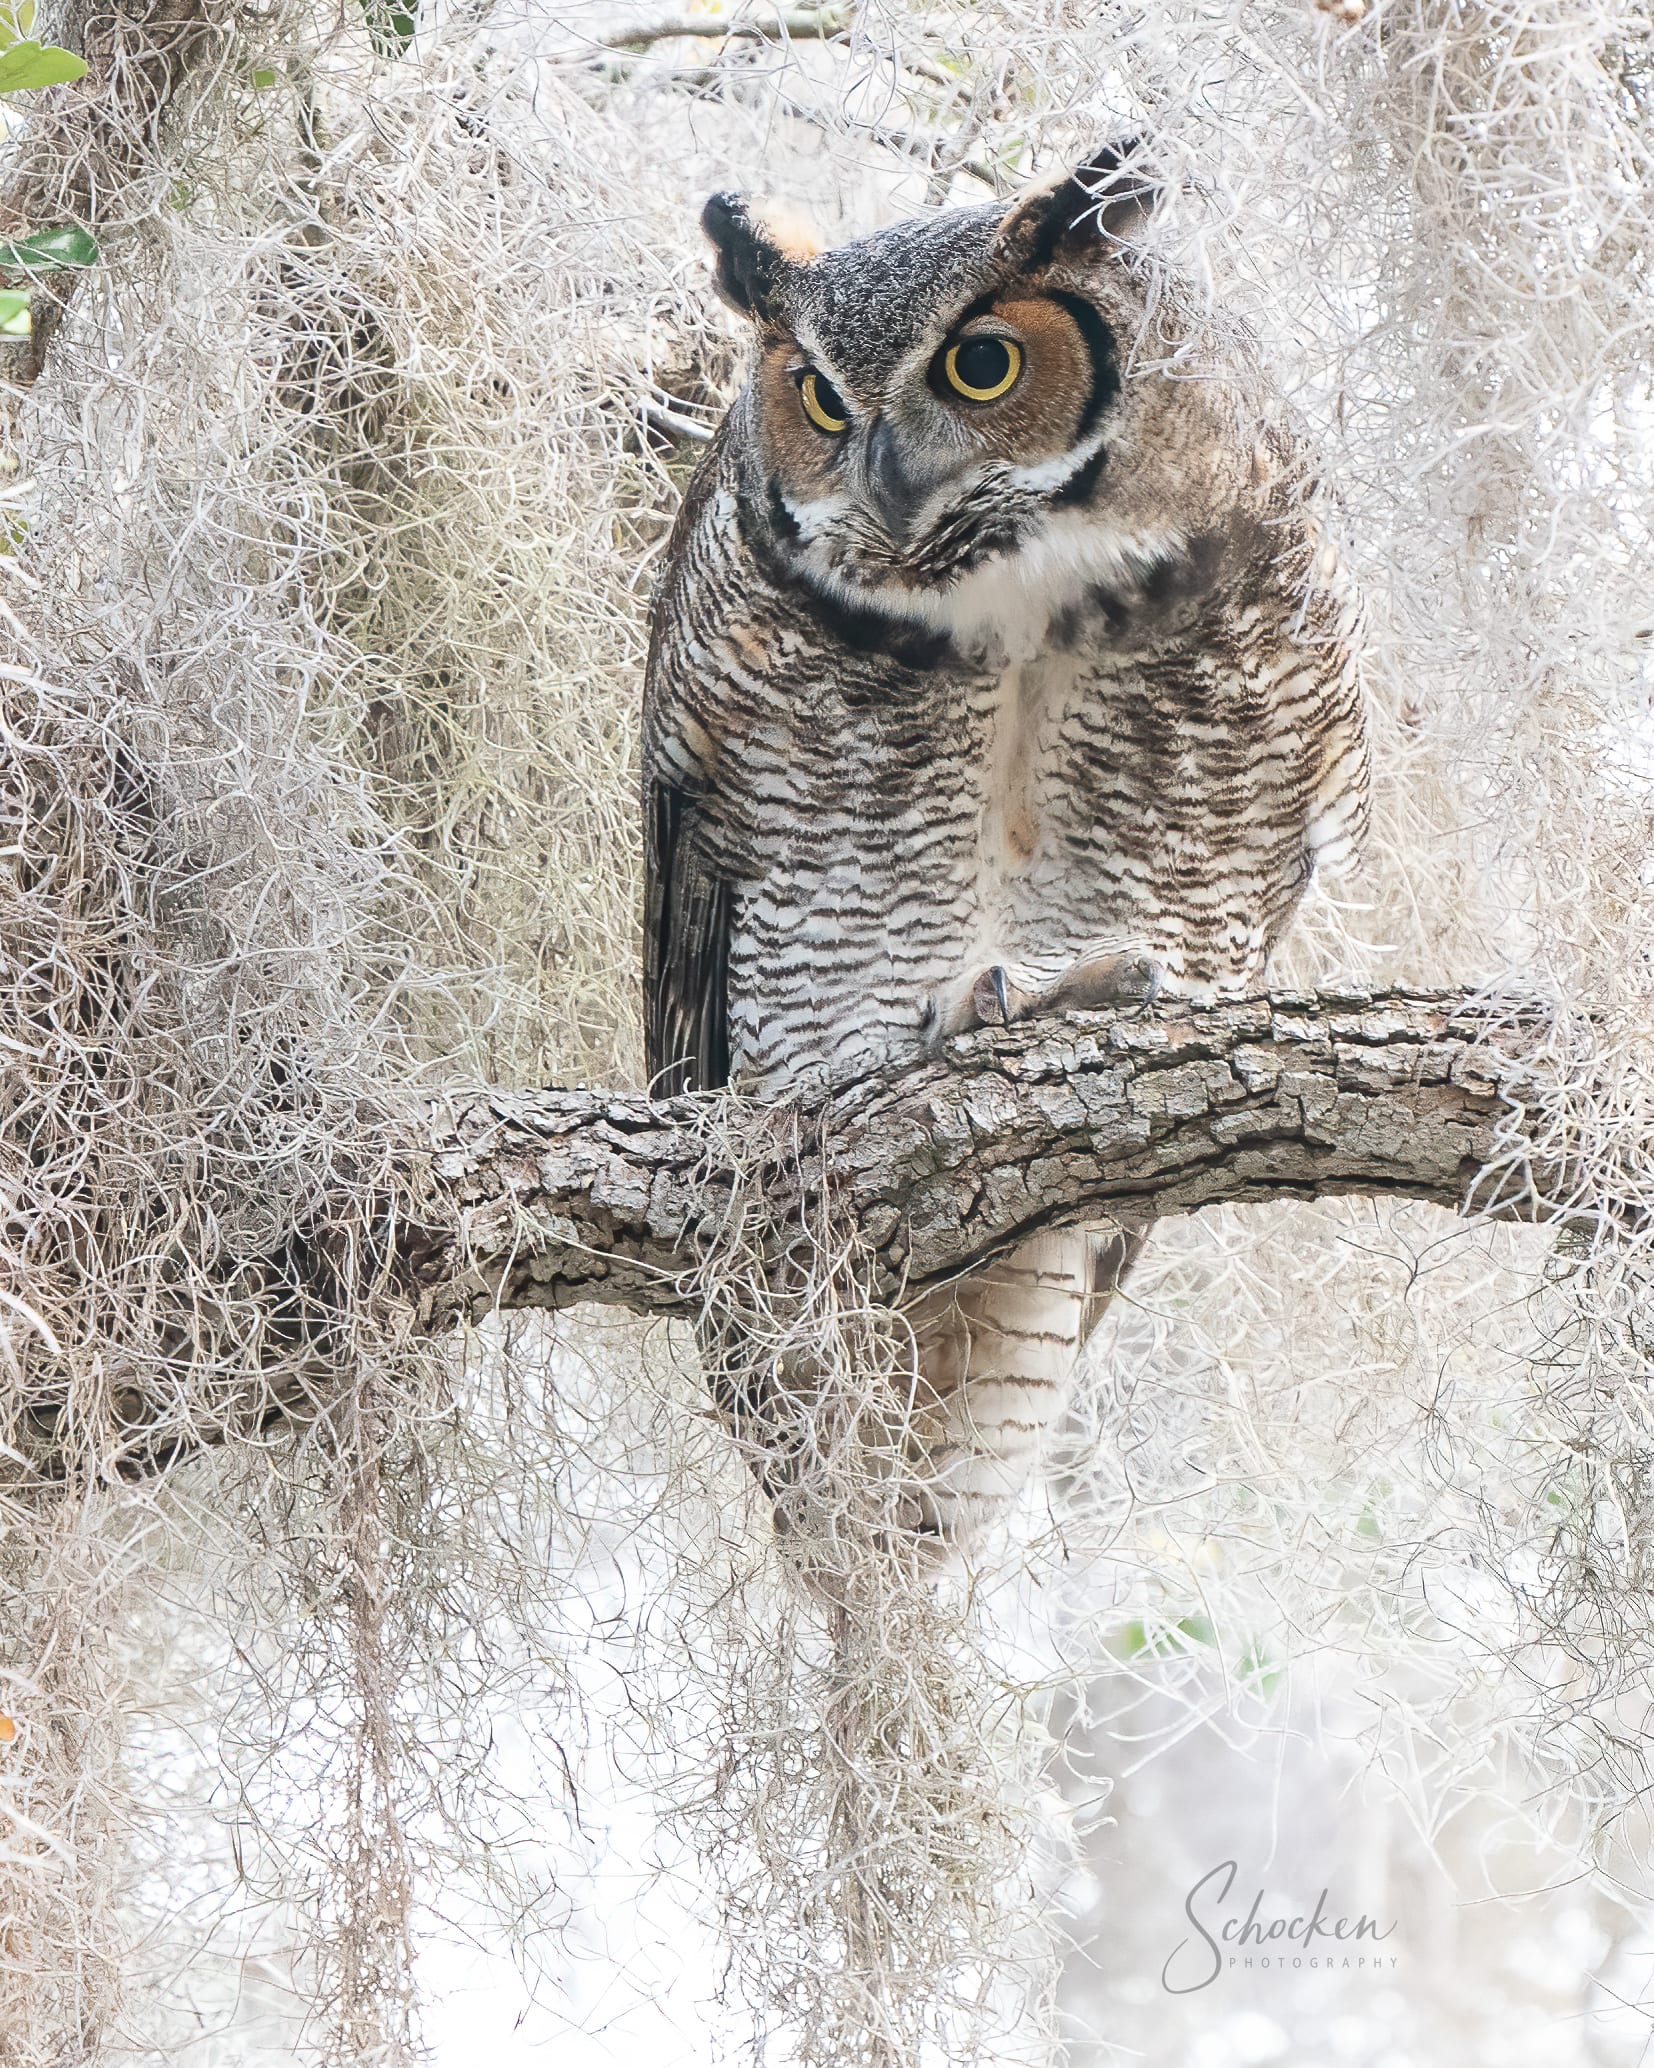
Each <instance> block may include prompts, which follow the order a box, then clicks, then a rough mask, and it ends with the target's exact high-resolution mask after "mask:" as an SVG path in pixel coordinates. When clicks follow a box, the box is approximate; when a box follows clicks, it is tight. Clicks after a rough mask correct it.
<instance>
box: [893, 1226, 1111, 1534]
mask: <svg viewBox="0 0 1654 2068" xmlns="http://www.w3.org/2000/svg"><path fill="white" fill-rule="evenodd" d="M1146 1239H1147V1238H1146V1236H1145V1234H1144V1233H1143V1232H1142V1231H1140V1230H1122V1229H1119V1228H1113V1227H1110V1228H1064V1229H1058V1230H1056V1231H1054V1232H1052V1233H1050V1234H1046V1235H1036V1236H1033V1237H1031V1238H1030V1239H1029V1240H1028V1241H1027V1242H1024V1243H1023V1244H1021V1246H1020V1247H1019V1248H1017V1249H1015V1250H1013V1251H1011V1252H1010V1254H1009V1255H1008V1256H1005V1257H1003V1258H1001V1259H999V1260H998V1262H996V1263H993V1264H989V1265H985V1266H984V1267H983V1268H982V1269H981V1270H979V1271H975V1272H973V1273H972V1274H971V1275H970V1277H969V1278H966V1279H963V1280H961V1281H960V1283H959V1284H958V1285H956V1286H953V1287H950V1288H949V1289H948V1290H947V1291H946V1293H944V1294H940V1295H932V1296H931V1300H930V1301H929V1302H928V1303H927V1305H928V1310H929V1311H928V1312H926V1313H925V1314H924V1315H923V1316H922V1317H916V1318H915V1329H914V1333H915V1340H916V1342H917V1344H918V1349H919V1361H920V1370H921V1372H922V1374H923V1379H924V1389H925V1391H926V1392H928V1393H929V1394H930V1395H931V1396H932V1397H933V1398H934V1400H935V1402H936V1408H935V1411H934V1414H933V1417H932V1419H933V1422H934V1425H935V1426H934V1433H933V1435H932V1437H931V1441H930V1443H929V1444H928V1446H927V1450H928V1455H927V1458H926V1460H925V1462H926V1465H927V1467H928V1471H927V1473H926V1475H925V1479H924V1482H923V1486H922V1492H921V1494H920V1497H919V1503H918V1512H917V1514H916V1517H915V1522H916V1526H917V1527H918V1528H920V1529H922V1530H927V1531H930V1532H932V1533H934V1534H935V1535H937V1536H938V1537H941V1538H943V1539H945V1540H947V1541H948V1542H950V1543H952V1544H956V1545H964V1544H968V1543H969V1542H970V1541H971V1540H972V1539H974V1538H976V1537H978V1536H980V1535H981V1534H982V1533H983V1532H984V1531H985V1530H987V1529H988V1528H990V1527H992V1525H993V1524H994V1523H995V1522H997V1521H998V1520H999V1519H1000V1518H1001V1517H1002V1516H1003V1515H1004V1514H1005V1513H1006V1512H1007V1511H1008V1510H1009V1508H1010V1507H1011V1506H1012V1504H1013V1503H1014V1502H1015V1501H1016V1500H1017V1499H1018V1498H1019V1497H1020V1496H1021V1494H1022V1492H1023V1490H1024V1489H1025V1487H1026V1486H1027V1484H1028V1481H1029V1479H1030V1477H1031V1476H1032V1474H1033V1472H1034V1469H1035V1467H1036V1465H1037V1464H1038V1462H1039V1459H1040V1455H1041V1452H1042V1451H1043V1450H1044V1448H1045V1446H1046V1443H1047V1441H1048V1439H1049V1437H1050V1435H1051V1432H1052V1430H1053V1428H1054V1427H1055V1425H1056V1423H1057V1421H1058V1419H1059V1417H1060V1416H1061V1414H1062V1412H1063V1409H1064V1408H1065V1407H1066V1405H1067V1403H1068V1398H1069V1391H1070V1388H1071V1386H1072V1383H1073V1378H1074V1370H1075V1366H1076V1364H1077V1362H1078V1358H1079V1353H1080V1351H1081V1349H1082V1348H1083V1347H1084V1345H1085V1343H1086V1341H1087V1339H1088V1338H1089V1337H1090V1335H1091V1333H1092V1331H1093V1329H1095V1328H1096V1326H1097V1324H1098V1322H1099V1321H1100V1320H1101V1319H1102V1317H1103V1314H1104V1312H1105V1311H1106V1309H1107V1307H1108V1305H1109V1302H1110V1301H1111V1300H1112V1299H1113V1298H1114V1296H1115V1294H1116V1293H1117V1292H1118V1291H1119V1289H1120V1285H1121V1283H1122V1281H1123V1280H1124V1278H1125V1276H1126V1274H1127V1272H1128V1271H1129V1270H1130V1269H1131V1267H1132V1265H1133V1264H1134V1263H1135V1262H1136V1260H1137V1258H1138V1256H1139V1255H1140V1254H1141V1252H1142V1249H1143V1244H1144V1242H1145V1241H1146Z"/></svg>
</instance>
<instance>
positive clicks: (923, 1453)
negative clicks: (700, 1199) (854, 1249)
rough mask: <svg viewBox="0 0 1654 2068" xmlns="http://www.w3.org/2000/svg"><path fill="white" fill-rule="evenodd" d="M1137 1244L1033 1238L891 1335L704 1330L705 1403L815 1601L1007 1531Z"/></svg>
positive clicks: (857, 1317)
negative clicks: (994, 1530) (870, 1572)
mask: <svg viewBox="0 0 1654 2068" xmlns="http://www.w3.org/2000/svg"><path fill="white" fill-rule="evenodd" d="M1144 1240H1145V1238H1144V1236H1143V1235H1142V1234H1141V1233H1140V1232H1136V1231H1123V1230H1121V1229H1119V1228H1115V1227H1106V1228H1067V1229H1060V1230H1057V1231H1055V1232H1053V1233H1051V1234H1046V1235H1037V1236H1033V1237H1031V1238H1030V1239H1029V1240H1028V1241H1026V1242H1024V1243H1022V1244H1021V1245H1020V1246H1019V1247H1018V1248H1017V1249H1015V1250H1013V1251H1011V1252H1010V1253H1009V1254H1008V1255H1007V1256H1005V1257H1002V1258H1000V1259H999V1260H998V1261H996V1262H995V1263H993V1264H990V1265H984V1266H983V1267H982V1268H981V1269H980V1270H977V1271H973V1272H972V1273H970V1275H969V1276H968V1277H966V1278H963V1279H961V1280H959V1281H958V1282H957V1283H956V1284H954V1285H950V1286H947V1287H945V1288H943V1289H941V1290H939V1291H937V1292H933V1293H928V1294H926V1295H924V1296H923V1297H922V1298H921V1299H920V1300H919V1301H918V1302H917V1303H916V1304H915V1305H914V1306H913V1307H911V1308H910V1309H909V1310H908V1311H907V1313H906V1315H905V1316H904V1317H903V1322H904V1326H903V1327H902V1328H901V1329H899V1330H898V1331H896V1332H894V1333H893V1332H892V1331H891V1330H890V1328H889V1326H888V1321H887V1319H881V1318H880V1317H878V1316H875V1315H872V1314H849V1315H846V1314H843V1313H840V1314H839V1315H838V1316H837V1317H836V1325H834V1326H832V1327H830V1328H825V1329H823V1328H819V1327H816V1328H812V1326H811V1321H810V1317H809V1316H808V1315H803V1316H800V1317H799V1318H798V1319H797V1321H796V1322H795V1324H794V1328H795V1329H796V1333H792V1331H787V1330H784V1331H783V1332H782V1335H781V1338H780V1339H779V1340H777V1339H776V1338H775V1337H774V1336H772V1337H770V1338H769V1339H768V1340H765V1341H763V1342H760V1341H759V1339H758V1338H757V1337H756V1336H755V1335H754V1334H753V1332H752V1331H751V1330H750V1329H749V1328H744V1327H740V1326H736V1325H734V1324H732V1323H725V1324H723V1325H721V1326H716V1327H715V1326H712V1325H711V1324H705V1325H703V1328H702V1333H701V1355H702V1362H703V1365H704V1367H705V1370H706V1373H707V1379H708V1384H709V1387H710V1390H711V1392H712V1395H713V1399H714V1401H715V1403H716V1405H717V1407H718V1409H719V1411H720V1412H721V1414H722V1415H723V1418H724V1420H725V1422H726V1423H727V1424H728V1426H729V1428H730V1430H731V1433H732V1434H733V1435H734V1436H735V1438H736V1440H737V1442H738V1443H739V1444H740V1446H741V1448H742V1450H743V1451H744V1453H745V1455H746V1458H747V1462H748V1464H749V1466H750V1468H751V1470H752V1471H753V1473H754V1475H755V1477H756V1478H757V1479H758V1481H759V1483H760V1485H761V1486H762V1487H763V1489H764V1491H765V1493H766V1494H767V1495H768V1496H769V1500H770V1503H771V1508H772V1512H773V1515H774V1518H775V1527H776V1533H777V1535H778V1536H779V1537H780V1538H781V1539H782V1540H783V1542H784V1543H785V1544H786V1545H787V1546H788V1548H789V1550H790V1551H791V1552H792V1553H794V1554H795V1555H796V1556H797V1557H798V1559H799V1561H800V1563H801V1567H802V1568H803V1569H804V1570H806V1571H807V1572H808V1573H809V1574H810V1575H811V1576H812V1581H813V1584H815V1585H816V1586H817V1587H818V1589H819V1590H821V1591H824V1592H827V1593H829V1594H834V1595H836V1594H837V1592H838V1591H839V1589H838V1587H837V1586H836V1585H835V1583H834V1582H833V1581H832V1578H831V1575H832V1574H833V1573H835V1572H837V1571H839V1570H840V1569H841V1568H842V1570H843V1572H844V1573H849V1572H851V1571H852V1570H853V1569H854V1568H855V1566H856V1565H857V1563H858V1561H861V1560H865V1559H866V1557H867V1556H868V1555H869V1553H876V1554H881V1555H890V1554H894V1555H898V1556H900V1557H902V1558H904V1559H917V1560H918V1561H919V1562H920V1563H921V1564H930V1565H935V1564H936V1563H938V1562H940V1561H941V1560H944V1559H945V1558H946V1557H947V1556H948V1554H950V1553H951V1552H953V1551H956V1550H961V1549H965V1548H968V1547H969V1545H970V1544H971V1543H972V1542H973V1541H975V1540H976V1539H978V1538H979V1537H980V1536H981V1535H982V1534H983V1533H984V1531H986V1530H987V1529H988V1528H990V1527H992V1525H993V1524H994V1523H996V1522H997V1521H999V1520H1000V1519H1001V1518H1002V1517H1003V1516H1004V1515H1006V1514H1007V1513H1008V1511H1009V1510H1010V1508H1011V1507H1012V1506H1013V1504H1014V1503H1015V1502H1016V1501H1017V1499H1018V1498H1019V1497H1020V1495H1021V1494H1022V1493H1023V1491H1024V1489H1025V1488H1026V1486H1027V1484H1028V1482H1029V1479H1030V1478H1031V1476H1032V1474H1033V1472H1034V1469H1035V1467H1036V1465H1037V1463H1038V1460H1039V1457H1040V1453H1041V1451H1042V1449H1043V1447H1044V1445H1045V1442H1046V1439H1047V1437H1048V1436H1049V1434H1050V1432H1051V1430H1052V1428H1053V1426H1054V1425H1055V1423H1056V1422H1057V1420H1058V1418H1059V1417H1060V1415H1061V1413H1062V1411H1063V1408H1064V1407H1065V1405H1066V1404H1067V1400H1068V1395H1069V1388H1070V1385H1071V1383H1072V1379H1073V1374H1074V1367H1075V1363H1076V1360H1077V1358H1078V1355H1079V1351H1080V1349H1081V1347H1082V1346H1083V1344H1084V1343H1085V1341H1086V1339H1087V1338H1088V1337H1089V1336H1090V1334H1091V1332H1092V1330H1093V1329H1094V1328H1095V1327H1096V1325H1097V1323H1098V1321H1099V1320H1100V1319H1101V1317H1102V1314H1103V1312H1104V1311H1105V1309H1106V1308H1107V1306H1108V1304H1109V1302H1110V1301H1111V1300H1112V1299H1113V1297H1114V1295H1115V1294H1116V1292H1118V1290H1119V1288H1120V1284H1121V1281H1122V1280H1123V1279H1124V1277H1125V1275H1126V1273H1127V1271H1129V1270H1130V1268H1131V1265H1132V1264H1133V1262H1134V1261H1135V1260H1136V1258H1137V1256H1138V1254H1139V1253H1140V1251H1141V1249H1142V1247H1143V1242H1144ZM818 1319H819V1317H818ZM788 1334H792V1340H791V1341H788V1340H787V1339H786V1338H787V1335H788Z"/></svg>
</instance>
